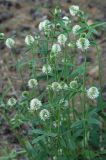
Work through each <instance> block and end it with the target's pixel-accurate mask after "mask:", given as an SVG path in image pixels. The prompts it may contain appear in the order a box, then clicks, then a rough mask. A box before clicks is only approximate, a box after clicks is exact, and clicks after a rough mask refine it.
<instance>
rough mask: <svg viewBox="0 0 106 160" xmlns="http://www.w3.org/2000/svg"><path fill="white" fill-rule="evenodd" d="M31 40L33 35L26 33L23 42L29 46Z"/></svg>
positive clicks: (32, 40)
mask: <svg viewBox="0 0 106 160" xmlns="http://www.w3.org/2000/svg"><path fill="white" fill-rule="evenodd" d="M33 42H34V38H33V36H31V35H27V36H26V37H25V43H26V44H27V45H28V46H30V45H31V44H32V43H33Z"/></svg>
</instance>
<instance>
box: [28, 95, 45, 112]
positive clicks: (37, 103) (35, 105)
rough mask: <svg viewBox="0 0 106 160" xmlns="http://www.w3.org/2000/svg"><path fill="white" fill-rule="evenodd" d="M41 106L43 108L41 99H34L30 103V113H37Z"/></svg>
mask: <svg viewBox="0 0 106 160" xmlns="http://www.w3.org/2000/svg"><path fill="white" fill-rule="evenodd" d="M41 106H42V103H41V101H40V100H39V99H37V98H33V99H32V100H31V101H30V108H29V110H30V111H37V110H38V109H40V107H41Z"/></svg>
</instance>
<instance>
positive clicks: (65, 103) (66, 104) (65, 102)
mask: <svg viewBox="0 0 106 160" xmlns="http://www.w3.org/2000/svg"><path fill="white" fill-rule="evenodd" d="M59 104H60V105H63V106H64V107H67V106H68V105H69V102H68V100H65V99H64V98H63V99H60V101H59Z"/></svg>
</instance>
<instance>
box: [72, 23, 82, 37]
mask: <svg viewBox="0 0 106 160" xmlns="http://www.w3.org/2000/svg"><path fill="white" fill-rule="evenodd" d="M80 29H81V27H80V26H79V25H75V26H74V27H73V28H72V32H73V34H75V35H77V34H78V31H79V30H80Z"/></svg>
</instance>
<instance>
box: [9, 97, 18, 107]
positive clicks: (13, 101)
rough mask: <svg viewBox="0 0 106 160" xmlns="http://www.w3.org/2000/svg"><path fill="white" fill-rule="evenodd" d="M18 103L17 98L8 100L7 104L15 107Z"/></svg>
mask: <svg viewBox="0 0 106 160" xmlns="http://www.w3.org/2000/svg"><path fill="white" fill-rule="evenodd" d="M16 103H17V100H16V98H13V97H12V98H10V99H9V100H8V102H7V104H8V105H9V106H15V105H16Z"/></svg>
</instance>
